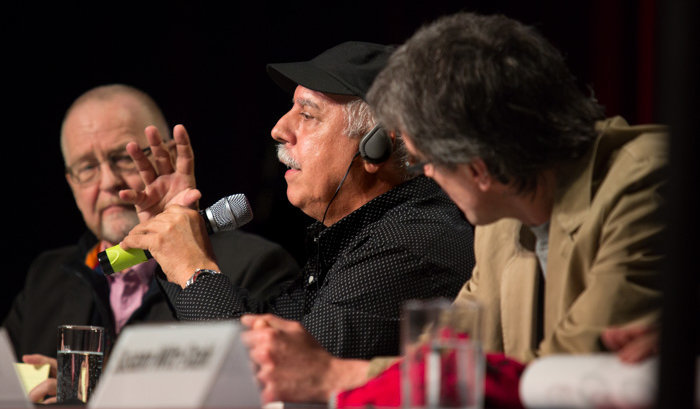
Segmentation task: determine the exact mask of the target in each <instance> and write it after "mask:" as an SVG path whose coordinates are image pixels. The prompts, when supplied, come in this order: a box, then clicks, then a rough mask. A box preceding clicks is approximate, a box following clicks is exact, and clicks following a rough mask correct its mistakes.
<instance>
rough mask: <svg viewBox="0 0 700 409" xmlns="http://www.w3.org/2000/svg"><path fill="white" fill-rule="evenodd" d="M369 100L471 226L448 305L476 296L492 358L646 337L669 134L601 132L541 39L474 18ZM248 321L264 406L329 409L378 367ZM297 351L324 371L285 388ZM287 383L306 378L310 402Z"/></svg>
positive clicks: (424, 38)
mask: <svg viewBox="0 0 700 409" xmlns="http://www.w3.org/2000/svg"><path fill="white" fill-rule="evenodd" d="M368 101H369V103H370V105H371V106H373V108H374V109H375V113H376V115H377V117H378V118H379V121H380V122H381V123H382V124H383V125H384V126H385V128H386V129H389V130H393V131H394V132H395V134H396V135H401V136H402V137H403V138H404V141H405V143H406V146H407V148H408V151H409V153H410V154H411V156H412V158H411V160H412V162H413V165H414V168H415V169H417V170H419V171H422V172H423V173H425V175H427V176H428V177H430V178H432V179H434V180H435V181H436V182H437V183H438V184H439V185H440V186H441V187H442V188H443V189H444V190H445V191H446V192H447V193H448V194H449V196H450V197H451V199H452V200H453V201H454V202H455V203H457V205H458V207H459V208H460V210H462V212H463V213H464V214H465V216H466V217H467V218H468V219H469V221H470V222H472V223H473V224H474V225H477V226H478V227H477V229H476V231H475V249H474V250H475V256H476V267H475V269H474V272H473V275H472V278H471V279H470V280H469V281H468V282H467V283H466V284H465V286H464V288H463V289H462V291H461V293H460V294H459V295H458V297H457V299H456V301H455V302H456V303H460V302H461V301H462V300H465V299H472V298H475V299H477V300H479V301H480V302H481V303H483V305H484V306H485V319H484V322H485V326H484V328H483V343H484V348H485V350H486V351H487V352H504V353H505V354H506V355H507V356H508V357H510V358H513V359H516V360H519V361H522V362H524V363H527V362H529V361H531V360H533V359H535V358H536V357H538V356H543V355H547V354H553V353H590V352H596V351H601V350H604V349H605V348H606V345H604V341H603V339H602V338H601V334H603V332H604V331H605V330H606V328H611V327H620V326H630V325H631V326H635V327H645V326H649V325H653V323H654V322H655V321H656V319H657V317H658V313H659V309H660V297H661V293H660V290H659V272H660V270H661V263H662V262H663V252H662V250H661V247H662V245H661V243H660V240H661V237H662V233H663V231H664V227H665V222H664V220H663V215H662V213H663V202H664V197H663V196H664V191H663V189H664V187H665V186H666V180H665V177H666V166H667V155H666V150H667V137H666V129H665V128H664V127H661V126H653V125H647V126H629V125H628V124H627V123H626V122H625V121H624V120H623V119H622V118H619V117H618V118H612V119H607V120H604V119H603V118H604V116H603V110H602V108H601V107H600V106H599V105H598V104H597V103H596V101H595V100H594V99H592V98H589V97H587V96H586V95H584V94H583V93H582V92H581V91H580V90H579V88H578V86H577V84H576V81H575V79H574V78H573V76H572V74H571V73H570V72H569V70H568V68H567V67H566V65H565V63H564V59H563V57H562V56H561V54H560V53H559V52H558V51H557V50H556V49H555V48H554V47H553V46H552V45H551V44H549V42H547V41H546V40H545V39H544V38H542V37H541V36H540V35H539V34H538V33H536V32H535V31H534V30H533V29H531V28H529V27H526V26H524V25H522V24H520V23H518V22H516V21H513V20H510V19H508V18H505V17H501V16H478V15H474V14H469V13H460V14H455V15H452V16H447V17H444V18H441V19H439V20H437V21H436V22H435V23H433V24H431V25H429V26H426V27H424V28H422V29H421V30H419V31H418V32H417V33H416V34H415V35H414V36H413V37H411V39H409V40H408V41H407V43H406V44H404V45H403V46H401V47H400V48H399V49H398V50H397V51H396V52H395V53H394V54H393V55H392V57H391V58H390V60H389V63H388V65H387V66H386V67H385V68H384V70H383V71H382V72H381V73H380V75H379V76H378V77H377V78H376V79H375V82H374V83H373V86H372V89H371V90H370V92H369V94H368ZM243 322H244V323H248V324H249V325H251V327H252V328H253V330H252V331H250V332H249V333H248V334H247V335H246V337H247V338H248V340H249V342H250V343H251V345H254V346H253V349H252V352H251V356H252V357H253V359H254V360H255V361H256V362H257V363H258V364H259V365H260V372H259V377H260V379H261V381H262V382H263V384H264V385H265V386H266V388H267V389H268V390H272V391H273V392H274V394H273V393H270V394H269V395H268V397H269V396H271V395H272V396H274V397H276V398H278V399H282V400H297V399H299V400H309V399H316V400H325V399H328V398H330V397H331V396H332V395H333V391H334V390H336V391H337V390H338V389H348V388H351V387H353V386H356V385H357V384H360V383H362V382H363V381H365V380H366V379H367V377H368V376H371V375H373V374H376V373H377V372H378V370H380V369H381V368H382V367H383V365H382V364H383V362H381V361H379V360H375V361H372V362H367V361H340V360H336V359H333V358H328V359H324V358H323V357H324V356H325V355H323V353H322V351H319V349H318V348H317V347H314V346H313V342H312V340H309V339H308V338H306V339H305V338H304V333H303V331H301V330H299V329H298V328H292V327H290V326H289V325H288V324H287V323H285V322H279V321H271V320H270V319H268V317H247V318H246V319H245V320H244V321H243ZM261 339H262V340H265V341H266V342H259V341H260V340H261ZM291 345H294V347H293V348H291V347H290V346H291ZM302 346H303V347H302ZM608 346H610V344H608ZM285 348H286V349H285ZM290 350H294V351H295V353H294V356H295V359H296V362H304V361H305V360H303V359H300V357H303V356H307V357H308V358H307V359H306V361H308V362H315V365H314V366H313V367H312V366H311V365H309V366H304V369H313V370H315V372H316V375H315V377H309V376H307V371H306V370H299V371H297V372H296V374H294V375H293V376H292V375H288V376H287V377H285V378H282V377H279V376H277V375H278V374H282V373H284V372H285V366H286V365H287V362H291V361H289V360H286V359H285V357H286V356H291V355H292V354H290V352H289V351H290ZM282 351H285V353H282ZM309 351H313V352H309ZM305 354H306V355H305ZM312 357H313V359H312ZM270 358H272V359H270ZM288 374H291V371H290V372H288ZM294 376H297V377H298V378H299V379H300V380H303V381H304V382H306V383H305V384H304V385H303V388H301V389H302V390H304V392H303V393H300V392H299V390H300V388H299V385H298V384H297V385H295V384H294V379H295V378H294ZM313 379H316V380H317V382H315V383H312V382H311V381H310V380H313ZM295 387H296V388H297V389H296V390H295V389H294V388H295ZM487 398H488V397H487Z"/></svg>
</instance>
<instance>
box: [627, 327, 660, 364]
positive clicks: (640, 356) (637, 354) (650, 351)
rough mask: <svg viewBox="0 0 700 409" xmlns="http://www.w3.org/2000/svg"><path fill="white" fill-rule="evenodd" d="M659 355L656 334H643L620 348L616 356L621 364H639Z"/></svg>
mask: <svg viewBox="0 0 700 409" xmlns="http://www.w3.org/2000/svg"><path fill="white" fill-rule="evenodd" d="M658 353H659V347H658V334H657V333H644V334H643V335H640V336H639V337H637V338H635V339H634V340H632V341H630V342H629V343H627V345H625V346H624V347H622V348H621V349H620V350H619V352H618V353H617V356H618V357H619V358H620V360H621V361H622V362H628V363H633V362H640V361H642V360H644V359H646V358H649V357H650V356H653V355H656V354H658Z"/></svg>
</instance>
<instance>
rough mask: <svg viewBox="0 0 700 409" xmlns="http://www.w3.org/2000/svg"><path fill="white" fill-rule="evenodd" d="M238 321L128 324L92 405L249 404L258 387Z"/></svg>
mask: <svg viewBox="0 0 700 409" xmlns="http://www.w3.org/2000/svg"><path fill="white" fill-rule="evenodd" d="M240 333H241V327H240V325H239V324H238V323H236V322H234V321H213V322H212V321H210V322H200V323H175V324H148V325H134V326H130V327H126V328H125V329H124V332H123V333H122V334H121V335H120V336H119V340H118V341H117V343H116V344H115V346H114V350H113V351H112V353H111V355H110V356H109V358H108V360H107V362H106V365H105V368H104V370H103V373H102V376H101V377H100V380H99V382H98V384H97V387H96V388H95V393H94V394H93V396H92V398H90V400H89V402H88V406H89V407H90V408H95V409H99V408H112V409H115V408H165V407H168V408H221V407H226V408H251V407H260V406H261V402H260V390H259V387H258V385H257V383H256V380H255V376H254V374H253V369H252V364H251V362H250V360H249V358H248V352H247V350H246V347H245V346H244V345H243V344H242V343H241V341H240Z"/></svg>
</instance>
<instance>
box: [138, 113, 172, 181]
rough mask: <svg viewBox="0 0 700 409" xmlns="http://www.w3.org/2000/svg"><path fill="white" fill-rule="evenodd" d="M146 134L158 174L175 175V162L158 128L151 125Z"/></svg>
mask: <svg viewBox="0 0 700 409" xmlns="http://www.w3.org/2000/svg"><path fill="white" fill-rule="evenodd" d="M145 133H146V139H148V144H149V145H150V146H151V154H152V155H153V162H155V164H156V171H157V172H158V174H159V175H169V174H171V173H173V172H174V171H175V169H174V168H173V160H172V158H171V157H170V152H169V151H168V147H167V145H165V144H164V143H163V138H162V137H161V136H160V132H159V131H158V128H156V127H155V126H153V125H151V126H149V127H147V128H146V130H145ZM146 183H150V182H146Z"/></svg>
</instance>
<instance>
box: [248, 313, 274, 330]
mask: <svg viewBox="0 0 700 409" xmlns="http://www.w3.org/2000/svg"><path fill="white" fill-rule="evenodd" d="M272 317H273V315H272V314H245V315H243V316H241V324H243V325H245V326H246V327H248V328H252V329H257V328H263V327H265V326H269V325H268V323H267V321H266V320H267V319H268V318H272ZM256 327H257V328H256Z"/></svg>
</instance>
